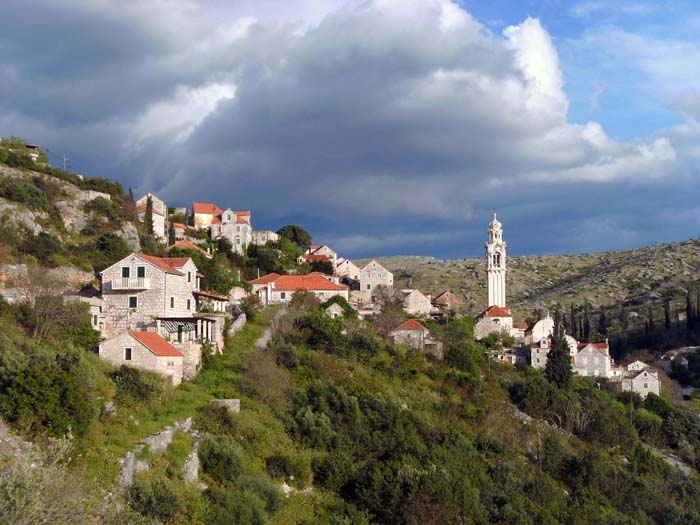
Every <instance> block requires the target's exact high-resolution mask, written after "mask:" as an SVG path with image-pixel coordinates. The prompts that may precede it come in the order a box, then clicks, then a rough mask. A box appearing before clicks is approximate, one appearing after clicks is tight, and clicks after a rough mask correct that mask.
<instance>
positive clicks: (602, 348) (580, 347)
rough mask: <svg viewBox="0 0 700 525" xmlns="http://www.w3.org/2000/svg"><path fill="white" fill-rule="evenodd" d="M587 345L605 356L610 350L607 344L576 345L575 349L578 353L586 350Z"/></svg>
mask: <svg viewBox="0 0 700 525" xmlns="http://www.w3.org/2000/svg"><path fill="white" fill-rule="evenodd" d="M588 345H591V346H592V347H593V348H594V349H596V350H598V351H599V352H600V353H602V354H605V355H608V352H609V350H610V348H609V346H608V343H578V344H577V345H576V347H577V349H578V350H579V351H580V350H583V349H584V348H586V347H587V346H588Z"/></svg>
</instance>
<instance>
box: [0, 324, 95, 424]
mask: <svg viewBox="0 0 700 525" xmlns="http://www.w3.org/2000/svg"><path fill="white" fill-rule="evenodd" d="M95 382H96V376H95V371H94V370H93V368H92V367H91V366H90V365H89V363H87V362H86V360H85V357H84V355H83V354H82V353H81V352H79V351H76V350H74V349H73V348H72V347H70V346H66V347H64V348H61V349H60V351H59V350H55V349H53V348H50V347H47V346H44V345H40V344H38V343H35V342H29V341H26V342H25V341H21V340H17V339H15V340H12V339H10V338H8V337H6V336H4V335H0V413H1V414H2V416H3V417H4V418H5V419H6V420H7V421H9V422H10V423H13V424H14V425H15V426H16V427H18V428H20V429H22V430H24V431H28V432H31V433H42V432H48V433H49V434H52V435H55V436H62V435H64V434H66V433H68V432H69V431H72V432H73V433H74V434H75V435H76V436H82V435H83V434H84V433H85V432H86V431H87V429H88V426H89V425H90V423H91V422H92V421H94V420H95V418H96V417H97V410H96V406H95V391H94V385H95Z"/></svg>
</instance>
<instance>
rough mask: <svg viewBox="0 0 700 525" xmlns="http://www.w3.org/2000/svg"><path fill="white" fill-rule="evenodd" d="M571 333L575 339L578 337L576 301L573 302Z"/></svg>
mask: <svg viewBox="0 0 700 525" xmlns="http://www.w3.org/2000/svg"><path fill="white" fill-rule="evenodd" d="M571 335H572V336H573V337H574V339H578V334H577V333H576V310H575V309H574V303H571Z"/></svg>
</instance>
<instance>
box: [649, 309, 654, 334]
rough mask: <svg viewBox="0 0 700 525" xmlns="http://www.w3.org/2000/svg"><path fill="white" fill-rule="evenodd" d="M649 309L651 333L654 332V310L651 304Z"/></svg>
mask: <svg viewBox="0 0 700 525" xmlns="http://www.w3.org/2000/svg"><path fill="white" fill-rule="evenodd" d="M648 309H649V331H650V332H651V331H653V330H654V310H653V309H652V307H651V303H649V305H648Z"/></svg>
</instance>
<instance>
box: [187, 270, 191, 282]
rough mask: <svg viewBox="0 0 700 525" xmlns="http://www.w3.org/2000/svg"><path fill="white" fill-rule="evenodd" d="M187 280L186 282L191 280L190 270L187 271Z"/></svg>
mask: <svg viewBox="0 0 700 525" xmlns="http://www.w3.org/2000/svg"><path fill="white" fill-rule="evenodd" d="M187 282H188V283H191V282H192V272H187Z"/></svg>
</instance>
